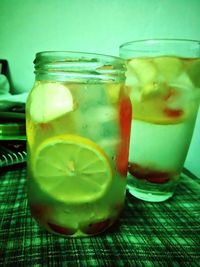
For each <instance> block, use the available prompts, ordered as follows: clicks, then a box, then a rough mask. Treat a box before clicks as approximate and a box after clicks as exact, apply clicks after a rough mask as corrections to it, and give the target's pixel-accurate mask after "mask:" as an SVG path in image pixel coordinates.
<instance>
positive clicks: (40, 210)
mask: <svg viewBox="0 0 200 267" xmlns="http://www.w3.org/2000/svg"><path fill="white" fill-rule="evenodd" d="M29 206H30V210H31V213H32V215H33V216H34V217H35V218H37V219H42V218H43V217H44V216H45V214H46V213H47V212H48V210H49V207H48V206H46V205H42V204H30V205H29Z"/></svg>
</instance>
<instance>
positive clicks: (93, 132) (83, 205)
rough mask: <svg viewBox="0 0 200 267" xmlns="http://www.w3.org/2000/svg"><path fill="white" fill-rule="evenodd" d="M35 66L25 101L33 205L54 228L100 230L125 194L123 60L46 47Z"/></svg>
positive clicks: (127, 118) (73, 232) (83, 232)
mask: <svg viewBox="0 0 200 267" xmlns="http://www.w3.org/2000/svg"><path fill="white" fill-rule="evenodd" d="M35 73H36V81H35V83H34V86H33V89H32V90H31V92H30V95H29V98H28V101H27V106H26V125H27V126H26V128H27V140H28V145H27V150H28V151H27V152H28V199H29V205H30V210H31V213H32V215H33V216H34V218H35V219H36V220H37V221H38V223H39V224H40V225H42V226H43V227H45V228H46V229H47V230H49V231H50V232H53V233H56V234H61V235H65V236H73V237H74V236H88V235H95V234H98V233H100V232H102V231H104V230H105V229H107V228H108V227H110V226H111V225H112V224H113V223H114V222H115V221H116V219H117V218H118V216H119V214H120V211H121V210H122V208H123V205H124V199H125V190H126V172H127V168H128V150H129V136H130V127H131V116H132V111H131V102H130V100H129V97H128V95H127V92H126V89H125V87H124V80H125V75H124V61H123V60H121V59H119V58H116V57H111V56H104V55H97V54H87V53H76V52H60V51H58V52H41V53H38V54H37V55H36V59H35Z"/></svg>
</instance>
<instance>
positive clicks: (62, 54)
mask: <svg viewBox="0 0 200 267" xmlns="http://www.w3.org/2000/svg"><path fill="white" fill-rule="evenodd" d="M78 56H79V57H80V56H82V58H83V59H84V60H87V59H88V60H89V59H91V60H94V59H102V60H103V59H104V60H106V59H107V60H109V59H110V60H111V62H112V60H113V61H116V60H118V61H119V62H122V63H123V64H124V59H123V58H121V57H118V56H113V55H108V54H101V53H92V52H82V51H72V50H62V51H58V50H53V51H41V52H37V53H36V59H37V58H39V59H40V58H44V59H45V58H49V57H50V58H51V57H52V58H53V57H55V58H57V59H62V58H67V59H70V58H77V59H78Z"/></svg>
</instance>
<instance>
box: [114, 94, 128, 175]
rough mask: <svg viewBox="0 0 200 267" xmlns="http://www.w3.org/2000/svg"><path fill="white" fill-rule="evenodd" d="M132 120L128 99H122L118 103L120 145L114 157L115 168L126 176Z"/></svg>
mask: <svg viewBox="0 0 200 267" xmlns="http://www.w3.org/2000/svg"><path fill="white" fill-rule="evenodd" d="M131 120H132V104H131V101H130V99H129V97H122V100H121V101H120V103H119V124H120V135H121V143H120V145H119V148H118V153H117V156H116V167H117V170H118V172H119V173H120V174H121V175H123V176H126V175H127V169H128V155H129V142H130V131H131Z"/></svg>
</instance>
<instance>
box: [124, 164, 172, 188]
mask: <svg viewBox="0 0 200 267" xmlns="http://www.w3.org/2000/svg"><path fill="white" fill-rule="evenodd" d="M128 170H129V172H130V174H132V175H133V176H134V177H135V178H138V179H144V180H147V181H149V182H152V183H166V182H167V181H169V179H170V177H171V176H172V174H170V173H168V172H165V171H158V170H152V169H150V168H148V167H141V166H140V165H139V164H135V163H131V164H129V168H128Z"/></svg>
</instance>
